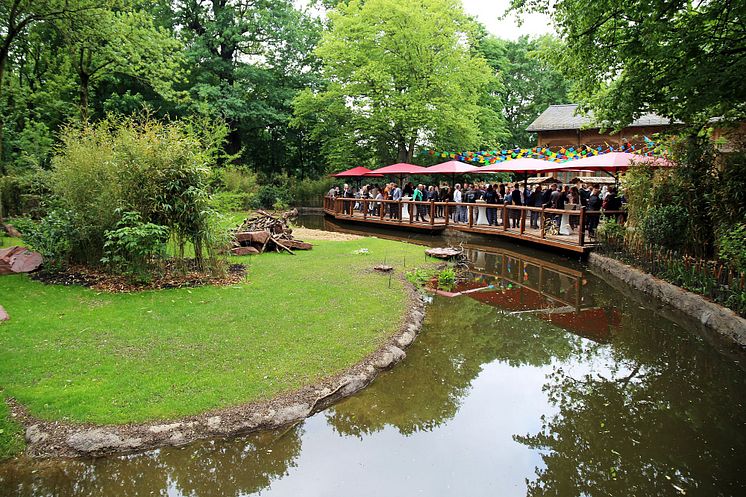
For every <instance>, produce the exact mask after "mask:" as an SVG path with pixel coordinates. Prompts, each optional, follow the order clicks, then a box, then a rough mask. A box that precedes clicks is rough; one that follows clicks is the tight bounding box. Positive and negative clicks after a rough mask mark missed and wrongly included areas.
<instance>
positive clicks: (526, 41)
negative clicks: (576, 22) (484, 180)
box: [479, 35, 570, 147]
mask: <svg viewBox="0 0 746 497" xmlns="http://www.w3.org/2000/svg"><path fill="white" fill-rule="evenodd" d="M563 49H564V45H563V43H562V42H561V41H560V40H559V39H557V38H555V37H554V36H549V35H546V36H541V37H539V38H533V39H532V38H529V37H527V36H521V37H520V38H518V40H516V41H511V40H503V39H500V38H497V37H495V36H485V37H484V38H482V39H481V40H480V42H479V52H480V53H481V54H482V55H483V56H484V58H485V59H486V60H487V63H488V64H489V65H490V67H492V68H493V69H494V70H495V71H497V73H498V75H499V76H500V78H501V80H502V87H501V89H500V90H499V96H500V100H501V102H502V103H503V109H504V115H505V118H506V120H507V126H508V132H509V133H510V135H509V137H507V142H508V145H509V146H517V147H528V146H531V145H532V144H533V143H534V141H535V139H534V137H533V136H531V133H529V132H528V131H526V128H527V127H528V125H529V124H531V122H532V121H533V120H534V119H536V118H537V117H538V116H539V114H541V113H542V112H544V110H545V109H546V108H547V107H549V106H550V105H552V104H563V103H569V100H568V91H569V88H570V81H569V80H568V79H567V78H566V77H565V76H564V75H563V74H562V72H561V71H560V70H559V68H558V67H557V65H556V64H555V60H556V58H557V56H558V55H559V54H561V53H562V50H563Z"/></svg>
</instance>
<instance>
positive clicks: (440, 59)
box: [295, 0, 502, 164]
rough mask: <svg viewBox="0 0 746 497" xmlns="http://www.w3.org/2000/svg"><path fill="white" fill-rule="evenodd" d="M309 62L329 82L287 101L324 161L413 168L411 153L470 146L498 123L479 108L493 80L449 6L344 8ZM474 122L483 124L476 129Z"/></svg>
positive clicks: (471, 35) (427, 2)
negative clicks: (421, 149) (395, 163)
mask: <svg viewBox="0 0 746 497" xmlns="http://www.w3.org/2000/svg"><path fill="white" fill-rule="evenodd" d="M329 20H330V23H331V28H330V29H329V31H327V32H325V33H324V35H323V37H322V39H321V42H320V43H319V46H318V48H317V50H316V54H317V55H318V56H319V57H320V58H321V60H322V63H323V67H322V75H323V77H324V79H325V80H326V81H328V84H327V85H326V86H325V88H324V89H323V90H322V91H318V92H314V91H312V90H306V91H305V92H303V93H301V95H299V97H298V98H296V100H295V112H296V116H297V119H296V121H295V122H296V124H301V123H308V124H309V125H310V126H311V129H312V136H313V137H314V138H316V139H318V140H319V141H320V142H321V143H322V144H323V153H324V155H325V156H326V157H327V159H328V160H329V161H333V162H335V163H342V164H346V163H349V162H350V160H351V159H358V160H362V161H365V162H367V163H375V162H389V161H392V160H399V161H403V162H411V161H412V157H413V154H414V150H415V148H416V147H417V146H422V145H428V146H438V147H477V146H480V145H482V144H483V143H484V142H485V140H488V141H491V140H495V139H496V137H497V136H498V135H499V133H500V131H501V130H502V121H501V118H500V116H499V114H498V113H497V112H495V109H494V107H492V106H486V105H483V103H484V102H485V100H484V95H485V90H486V88H487V86H488V85H489V84H490V83H493V82H494V75H493V72H492V71H491V70H490V68H489V66H488V65H487V64H486V62H485V60H484V58H483V57H481V56H480V55H479V54H477V53H476V52H475V50H474V48H473V47H474V42H475V33H476V31H475V26H476V25H475V24H474V22H473V21H472V20H470V19H469V18H468V17H467V16H466V15H465V14H464V12H463V9H462V7H461V5H460V2H458V1H456V0H419V1H415V2H409V3H406V4H404V3H401V2H397V1H395V0H367V1H365V2H361V1H359V0H351V1H350V2H349V3H347V4H344V3H342V4H340V5H339V6H338V7H337V8H336V9H334V10H331V11H330V12H329ZM480 124H481V126H480Z"/></svg>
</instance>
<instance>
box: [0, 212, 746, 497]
mask: <svg viewBox="0 0 746 497" xmlns="http://www.w3.org/2000/svg"><path fill="white" fill-rule="evenodd" d="M303 222H304V224H306V225H307V226H308V227H315V228H325V229H336V230H353V231H354V230H357V229H358V228H356V227H354V226H352V225H347V226H342V225H336V224H332V223H330V222H328V221H327V222H325V221H324V220H323V218H321V217H320V216H312V217H306V218H304V219H303ZM368 231H370V230H368ZM399 235H402V237H403V238H409V237H412V235H406V234H399ZM387 236H396V235H395V234H393V233H391V232H389V233H388V234H387ZM414 238H415V241H418V242H421V243H425V244H432V245H442V244H444V243H452V242H454V241H459V240H448V241H446V242H444V241H443V239H442V238H438V237H434V238H432V237H430V236H429V235H428V236H421V237H414ZM460 241H466V242H467V244H466V246H467V247H468V250H467V253H468V256H469V259H470V261H471V263H472V270H471V272H470V274H469V278H468V280H467V281H465V282H463V283H462V284H460V286H459V287H458V288H456V289H455V290H456V291H460V290H469V289H474V288H483V287H485V286H487V287H488V288H487V289H486V290H482V291H477V292H473V293H469V294H468V295H464V296H460V297H456V298H447V297H441V296H436V297H435V298H434V300H433V302H432V303H431V305H429V307H428V309H427V316H426V319H425V324H424V327H423V330H422V333H421V334H420V335H419V336H418V338H417V340H416V341H415V343H414V344H413V345H412V346H411V347H410V348H409V349H408V350H407V358H406V359H405V360H404V362H402V363H400V364H399V365H397V366H396V368H394V369H393V370H392V371H389V372H387V373H384V374H382V375H381V376H379V377H378V379H377V380H376V381H375V382H374V383H373V384H372V385H371V386H370V387H368V388H367V389H366V390H364V391H363V392H361V393H359V394H357V395H355V396H354V397H351V398H349V399H346V400H344V401H342V402H341V403H339V404H337V405H335V406H333V407H330V408H329V409H327V410H326V411H323V412H320V413H318V414H316V415H315V416H313V417H311V418H309V419H307V420H306V421H304V422H302V423H300V424H298V425H296V426H293V427H290V428H288V429H285V430H279V431H273V432H263V433H259V434H254V435H250V436H247V437H244V438H240V439H232V440H211V441H204V442H198V443H195V444H192V445H189V446H187V447H182V448H169V449H162V450H156V451H151V452H147V453H143V454H136V455H128V456H122V457H111V458H102V459H95V460H62V461H60V460H56V461H41V462H39V461H34V462H31V461H16V462H12V463H8V464H5V465H0V495H3V496H5V495H8V496H15V495H18V496H73V495H85V496H89V495H90V496H135V495H143V496H146V495H163V496H166V495H168V496H248V495H267V496H293V497H297V496H413V495H424V496H488V495H489V496H525V495H530V496H545V495H546V496H585V495H589V496H591V495H592V496H607V495H609V496H611V495H613V496H631V495H638V496H658V495H660V496H668V495H670V496H681V495H689V496H693V495H697V496H699V495H701V496H719V495H723V496H726V495H727V496H731V495H732V496H735V495H746V474H744V471H743V465H744V462H745V461H746V409H744V404H745V402H746V371H745V368H744V359H746V356H745V355H744V354H743V353H741V352H739V351H736V350H733V348H732V347H729V346H727V345H725V344H723V343H720V342H719V341H718V340H714V339H712V338H711V337H709V336H708V335H707V334H705V333H702V332H700V331H699V330H698V329H697V327H696V326H695V325H692V324H690V323H688V321H687V320H686V319H684V318H683V317H681V316H678V315H676V314H675V313H670V312H669V311H664V310H661V309H657V307H656V305H655V302H651V301H650V299H646V298H644V297H637V296H635V295H634V294H633V293H631V292H628V291H624V292H623V291H621V290H622V289H615V288H614V287H612V286H611V285H609V284H608V283H606V282H605V281H604V280H603V279H601V278H599V277H597V276H594V275H593V274H591V273H590V271H589V270H588V269H587V268H586V267H584V266H583V265H581V264H580V263H578V262H577V261H573V260H569V259H564V258H561V257H557V256H550V255H548V254H547V253H545V252H538V251H534V250H531V249H528V248H526V247H518V246H515V245H508V244H501V245H496V243H495V242H494V241H491V240H486V239H478V238H462V239H461V240H460ZM490 285H491V287H489V286H490ZM664 314H665V315H664ZM350 319H358V320H364V319H365V316H351V317H350Z"/></svg>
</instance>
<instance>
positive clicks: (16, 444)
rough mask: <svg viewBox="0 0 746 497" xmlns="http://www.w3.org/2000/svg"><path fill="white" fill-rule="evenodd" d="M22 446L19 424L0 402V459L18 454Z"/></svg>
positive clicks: (22, 440) (21, 433)
mask: <svg viewBox="0 0 746 497" xmlns="http://www.w3.org/2000/svg"><path fill="white" fill-rule="evenodd" d="M0 400H2V391H0ZM24 446H25V442H24V439H23V430H22V428H21V426H20V425H19V424H18V423H16V422H14V421H13V420H12V419H11V418H10V411H9V409H8V406H7V405H6V404H5V402H0V461H2V460H3V459H7V458H10V457H13V456H15V455H17V454H20V453H21V452H22V451H23V448H24Z"/></svg>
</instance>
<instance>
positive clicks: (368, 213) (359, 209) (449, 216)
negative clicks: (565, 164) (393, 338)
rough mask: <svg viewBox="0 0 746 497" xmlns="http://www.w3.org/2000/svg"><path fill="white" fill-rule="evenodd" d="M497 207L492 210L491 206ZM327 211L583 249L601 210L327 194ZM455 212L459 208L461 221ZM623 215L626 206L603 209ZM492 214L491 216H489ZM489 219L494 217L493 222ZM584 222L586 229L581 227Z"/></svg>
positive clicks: (368, 220)
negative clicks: (368, 197) (614, 209)
mask: <svg viewBox="0 0 746 497" xmlns="http://www.w3.org/2000/svg"><path fill="white" fill-rule="evenodd" d="M490 209H491V210H492V213H491V214H490V215H488V212H487V211H488V210H490ZM324 213H325V214H326V215H329V216H333V217H334V218H335V219H338V220H341V221H354V222H360V223H369V224H376V225H380V226H390V227H395V228H401V229H412V230H418V231H429V232H438V231H443V230H445V229H452V230H457V231H464V232H468V233H478V234H481V235H488V236H496V237H502V238H508V239H512V240H521V241H525V242H529V243H533V244H537V245H544V246H549V247H553V248H559V249H562V250H567V251H571V252H576V253H581V254H584V253H586V252H588V251H590V250H591V249H592V248H593V247H594V246H595V244H596V241H595V238H594V237H593V236H592V233H590V232H589V230H588V227H589V226H597V225H598V224H599V221H600V216H601V214H602V213H601V212H600V211H588V210H586V209H585V207H582V208H580V209H577V210H569V209H564V210H563V209H547V208H544V207H527V206H517V205H504V204H486V203H479V202H478V203H463V202H460V203H457V202H423V201H412V200H401V201H396V200H374V199H356V198H340V197H336V198H331V197H324ZM456 214H459V215H460V216H459V217H458V219H459V221H458V222H457V221H455V219H457V216H456ZM603 215H604V216H606V217H622V216H624V215H625V212H624V211H604V213H603ZM490 218H492V219H490ZM490 220H493V223H492V224H490V222H489V221H490ZM581 227H583V229H581Z"/></svg>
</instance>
